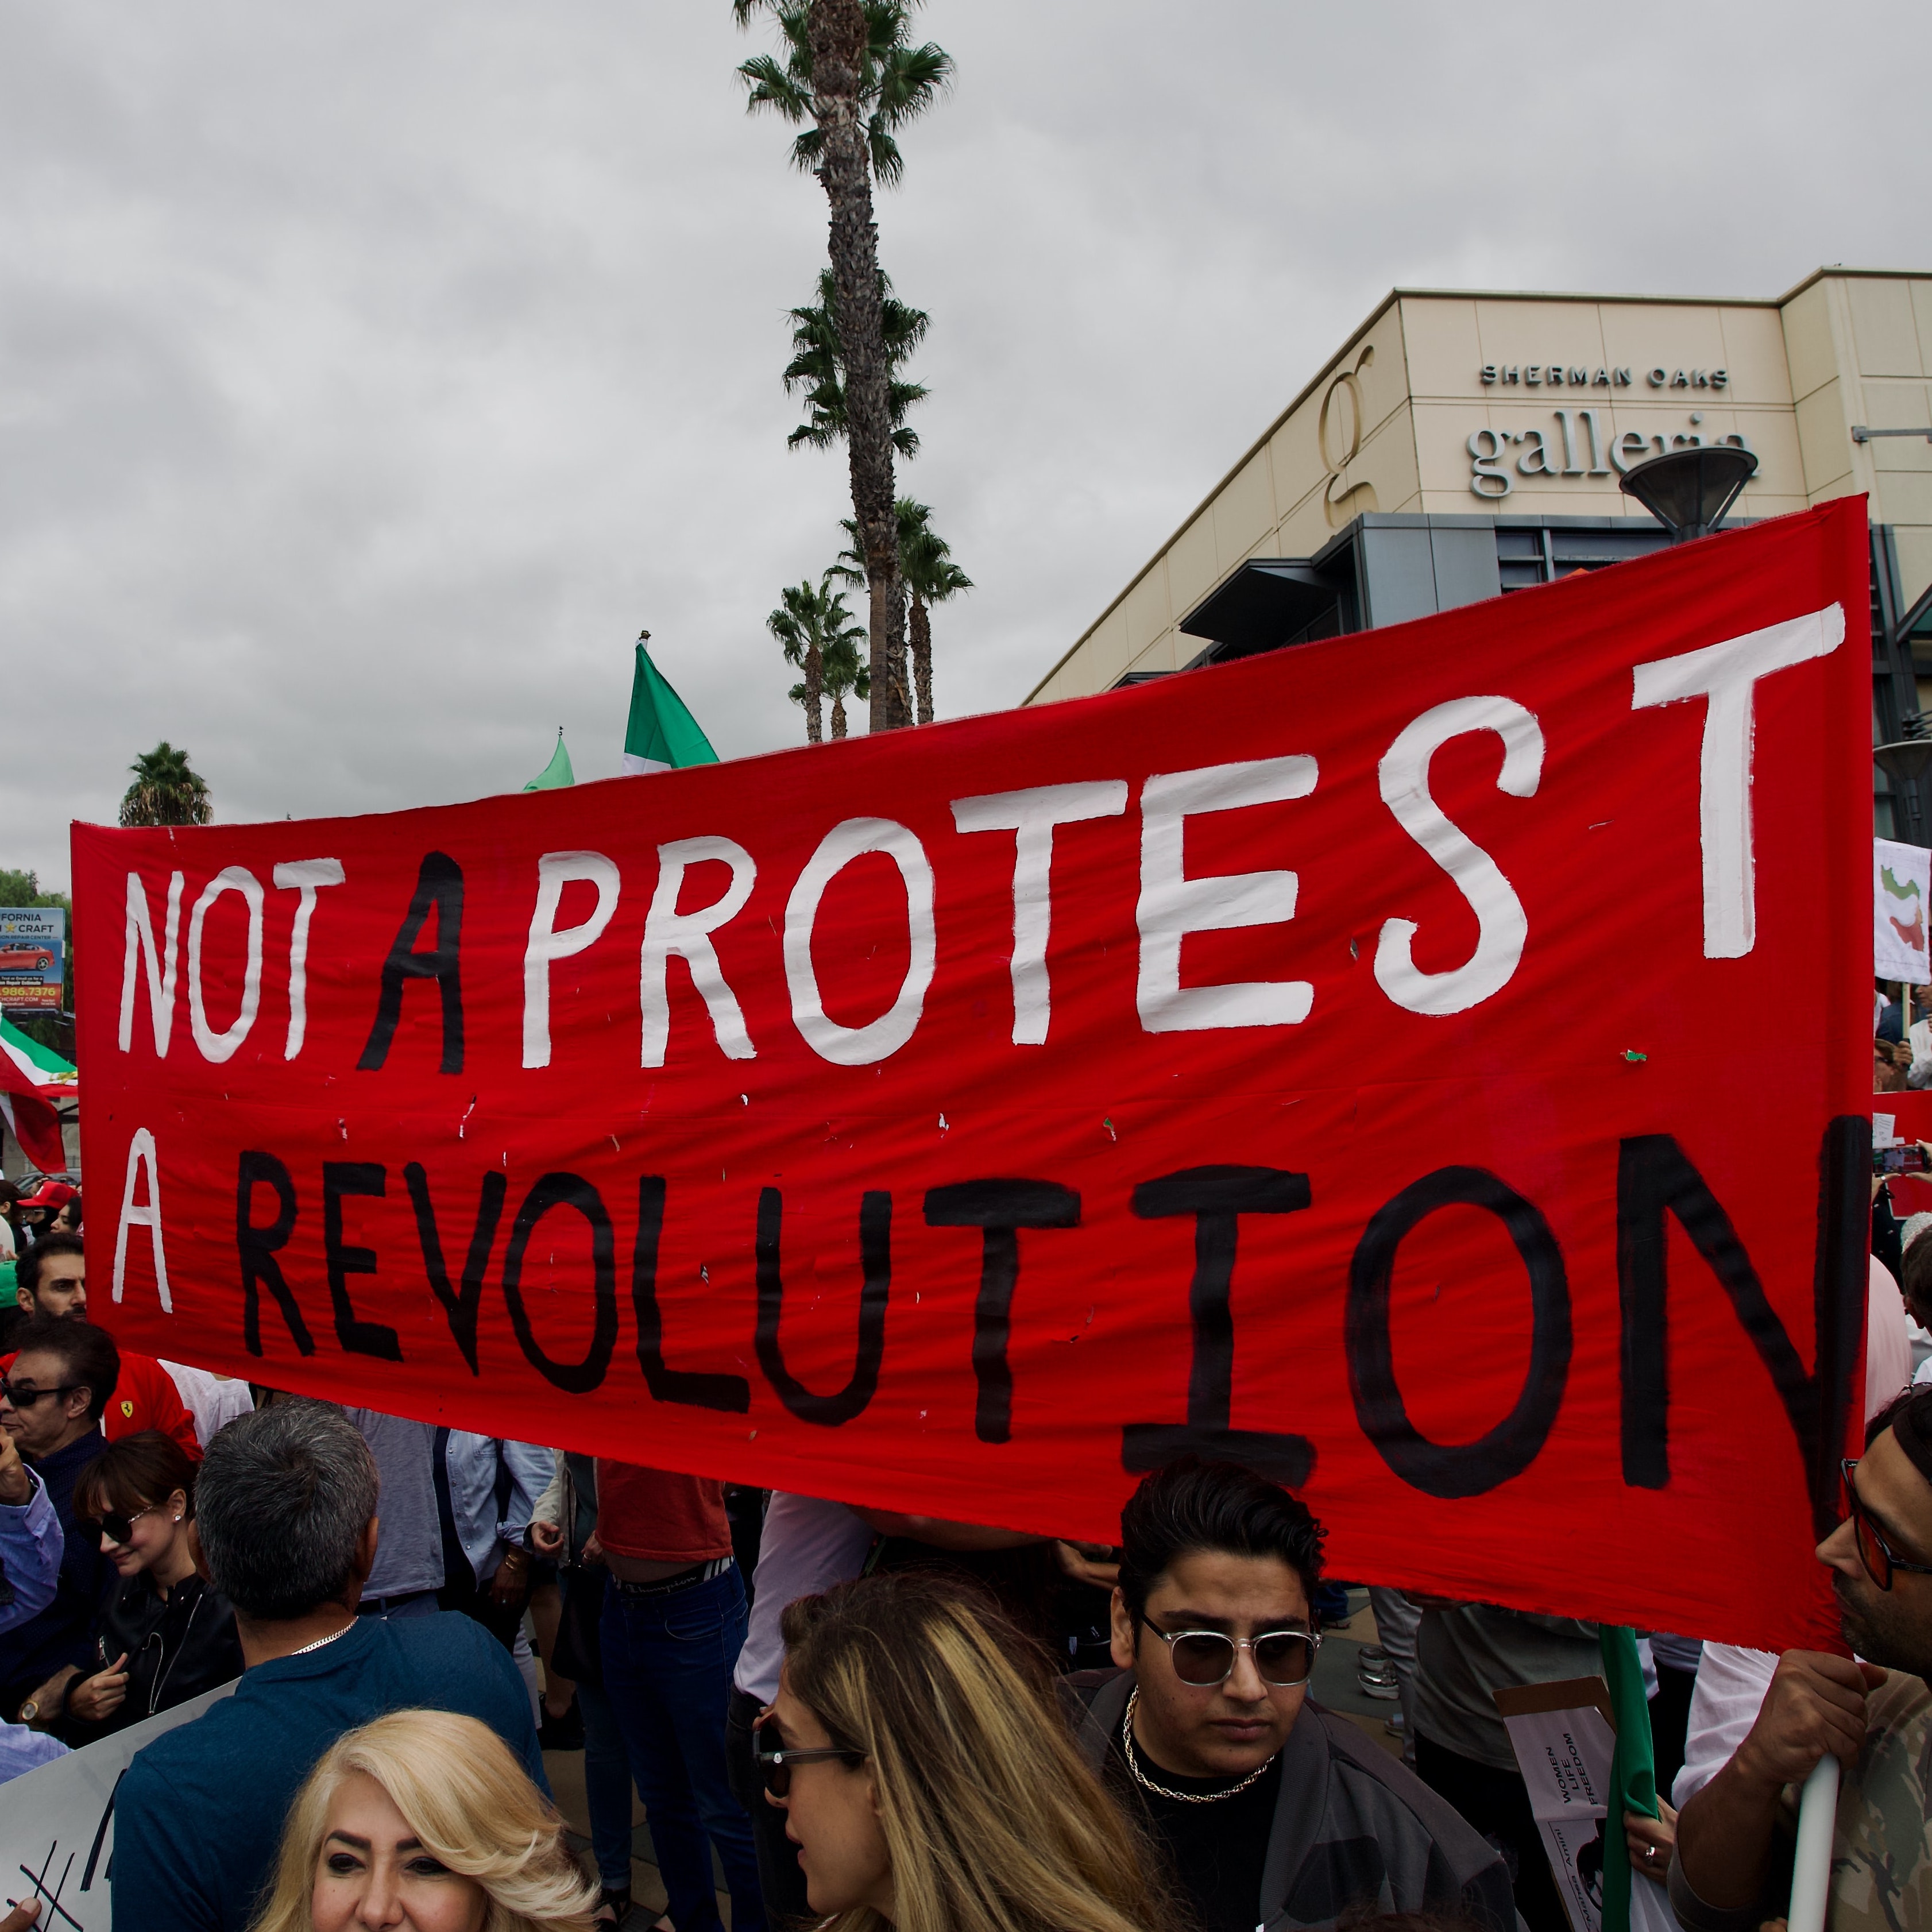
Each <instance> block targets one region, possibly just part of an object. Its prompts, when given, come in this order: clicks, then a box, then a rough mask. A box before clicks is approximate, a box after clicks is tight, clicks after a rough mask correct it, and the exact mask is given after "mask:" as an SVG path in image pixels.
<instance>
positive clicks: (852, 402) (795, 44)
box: [732, 0, 953, 731]
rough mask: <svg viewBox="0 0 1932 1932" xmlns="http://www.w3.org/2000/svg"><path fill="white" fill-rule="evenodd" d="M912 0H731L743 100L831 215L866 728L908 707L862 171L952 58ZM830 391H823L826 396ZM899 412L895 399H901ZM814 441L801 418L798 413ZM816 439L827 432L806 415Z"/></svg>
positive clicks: (885, 378)
mask: <svg viewBox="0 0 1932 1932" xmlns="http://www.w3.org/2000/svg"><path fill="white" fill-rule="evenodd" d="M917 4H918V0H732V10H733V13H735V14H736V17H737V20H738V23H739V26H748V24H749V23H750V22H751V17H752V16H753V15H754V14H755V13H765V14H768V15H769V16H770V17H771V18H772V20H774V21H775V23H776V24H777V26H778V52H776V53H773V54H766V55H757V56H754V58H751V59H750V60H748V61H746V62H744V63H743V64H742V65H741V67H740V68H739V75H740V77H741V79H742V80H743V83H744V85H745V95H746V100H745V106H746V108H747V110H748V111H749V112H751V113H759V112H761V111H765V110H769V112H771V113H775V114H777V115H778V116H779V117H780V118H781V119H783V120H785V121H789V122H790V124H792V125H793V127H797V128H798V129H799V130H800V131H799V133H798V135H797V136H796V138H795V139H793V142H792V155H791V157H792V162H793V166H796V167H798V168H799V169H803V170H805V171H806V172H810V173H811V174H813V175H816V176H817V180H818V184H819V185H820V187H821V188H823V190H824V192H825V199H826V208H827V209H828V211H829V215H830V226H829V233H828V236H827V243H826V252H827V254H828V256H829V259H830V261H831V264H832V290H833V293H834V296H835V300H834V301H833V302H832V304H831V305H829V313H830V314H832V316H834V317H835V318H836V320H837V324H838V328H837V350H838V369H837V371H836V373H837V374H838V377H839V381H840V395H839V401H840V402H841V405H842V415H843V418H844V440H845V452H846V459H847V463H848V465H849V466H850V472H851V478H852V508H853V515H854V517H855V519H856V522H857V524H858V526H859V547H860V548H861V549H862V550H863V552H864V553H865V587H866V592H867V598H868V616H869V619H870V623H869V628H868V637H869V642H870V648H871V682H870V688H871V727H872V729H873V730H875V731H877V730H889V729H891V728H892V727H895V726H897V725H900V724H909V723H910V722H911V720H912V704H911V700H910V697H909V695H908V694H907V689H906V680H905V607H904V590H903V589H902V588H901V585H900V583H899V577H898V552H897V548H896V546H895V544H894V542H893V540H892V499H893V496H894V493H895V490H894V484H893V480H892V462H893V458H894V456H895V454H896V453H897V452H896V449H895V432H897V431H899V430H901V429H902V428H903V427H904V425H903V424H902V422H900V421H899V419H898V416H897V415H895V412H894V409H893V406H892V382H893V372H892V364H891V361H890V359H889V355H888V352H887V347H886V339H885V321H884V317H883V300H884V296H883V288H882V284H883V277H882V275H880V269H879V255H878V230H877V226H876V224H875V223H874V218H873V203H872V184H873V182H874V181H880V182H883V183H884V184H887V185H889V184H892V183H893V182H895V181H898V179H899V178H900V176H901V175H902V174H903V172H904V158H903V157H902V156H901V154H900V152H899V148H898V140H897V139H896V136H897V132H898V130H899V129H900V128H901V127H903V126H904V124H906V123H907V122H908V121H910V120H912V119H913V118H914V117H915V116H916V115H919V114H921V113H923V112H924V111H925V110H926V108H927V107H930V106H931V105H932V103H933V102H934V101H935V100H936V99H937V98H938V96H939V95H940V94H941V92H943V91H944V89H945V88H946V86H947V84H948V83H949V82H950V80H951V78H952V74H953V61H952V57H951V56H950V55H949V54H947V52H946V51H945V50H944V48H941V47H939V46H935V44H934V43H932V42H930V41H927V42H926V43H922V44H920V45H914V44H913V40H912V35H911V27H912V17H913V10H914V8H915V7H916V5H917ZM827 400H829V398H827ZM902 413H903V412H902V411H901V412H900V414H902ZM805 428H806V431H807V436H806V439H805V440H808V441H810V440H813V431H814V424H813V423H812V422H808V423H807V424H806V425H805ZM817 428H818V429H819V431H820V432H821V433H823V434H826V436H827V440H829V439H830V437H832V436H835V435H836V434H837V433H838V432H837V431H835V430H832V429H831V428H829V425H828V424H820V425H817Z"/></svg>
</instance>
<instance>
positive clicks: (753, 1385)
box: [74, 498, 1870, 1649]
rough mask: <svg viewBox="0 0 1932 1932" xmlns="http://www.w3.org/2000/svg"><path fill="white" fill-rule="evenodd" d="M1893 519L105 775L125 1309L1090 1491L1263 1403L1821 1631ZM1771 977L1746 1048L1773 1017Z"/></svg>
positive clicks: (191, 1326)
mask: <svg viewBox="0 0 1932 1932" xmlns="http://www.w3.org/2000/svg"><path fill="white" fill-rule="evenodd" d="M1864 573H1865V561H1864V505H1863V503H1862V501H1861V499H1855V498H1854V499H1846V500H1845V501H1843V502H1836V503H1833V504H1832V505H1829V506H1827V507H1826V508H1823V509H1821V510H1820V511H1815V512H1813V513H1811V514H1806V515H1804V516H1799V517H1790V518H1787V519H1784V520H1781V521H1778V522H1775V523H1767V524H1765V525H1763V526H1758V527H1756V528H1754V529H1748V530H1744V531H1741V532H1736V533H1734V534H1732V535H1725V536H1721V537H1718V538H1713V539H1711V540H1710V541H1706V542H1703V543H1700V544H1691V545H1686V546H1684V547H1679V548H1678V549H1676V550H1672V551H1670V552H1668V553H1665V554H1663V555H1661V556H1657V557H1655V558H1652V559H1645V560H1643V561H1642V562H1637V563H1634V564H1630V565H1624V566H1622V567H1620V568H1616V569H1611V570H1607V571H1600V572H1598V573H1595V574H1592V575H1590V576H1589V577H1577V578H1573V579H1571V580H1568V581H1565V582H1563V583H1556V584H1553V585H1550V586H1547V587H1546V588H1543V589H1534V590H1529V591H1526V592H1522V593H1521V594H1520V595H1515V596H1512V597H1511V598H1507V599H1502V600H1497V601H1491V602H1489V603H1486V604H1479V605H1476V606H1473V607H1469V608H1467V609H1463V610H1454V611H1451V612H1448V613H1445V614H1444V615H1442V616H1436V617H1432V618H1430V619H1427V620H1425V622H1423V623H1422V624H1419V625H1415V626H1413V627H1410V628H1409V631H1407V632H1406V633H1405V634H1403V635H1401V636H1400V637H1395V636H1391V634H1371V635H1369V636H1365V637H1347V638H1340V639H1334V640H1329V641H1327V642H1325V643H1315V644H1310V645H1307V646H1301V647H1298V648H1297V649H1294V650H1292V651H1286V652H1280V653H1278V654H1276V655H1269V656H1265V657H1261V658H1254V659H1252V660H1250V661H1245V662H1243V663H1240V664H1233V665H1230V666H1226V667H1220V668H1217V669H1214V670H1205V671H1201V672H1197V673H1190V675H1188V676H1184V677H1179V678H1175V679H1172V680H1169V681H1167V682H1163V683H1162V684H1160V685H1150V686H1147V687H1144V688H1140V689H1137V690H1129V691H1121V692H1118V693H1113V694H1109V695H1106V696H1104V697H1094V698H1089V699H1084V700H1079V701H1076V702H1073V703H1064V704H1058V705H1052V706H1044V707H1041V708H1039V709H1029V710H1024V711H1019V712H1006V713H1002V714H1000V715H994V716H990V717H985V718H974V719H969V720H967V721H962V722H960V723H957V724H944V725H938V726H933V727H926V728H923V729H921V730H917V731H904V732H898V733H891V734H889V735H881V736H877V737H868V738H860V739H850V740H847V742H844V743H843V744H840V745H827V746H823V747H812V748H801V749H799V750H795V751H785V752H781V753H778V754H773V755H772V756H769V757H761V758H754V759H746V760H738V761H736V762H733V763H725V764H721V765H714V766H702V767H700V768H698V769H695V770H691V771H686V772H676V773H673V774H670V775H664V776H655V777H649V778H626V779H619V780H615V781H610V782H608V783H605V784H592V785H581V786H578V787H575V788H574V789H573V790H565V791H552V792H540V793H529V794H525V795H520V796H510V797H505V798H493V799H483V800H480V801H478V802H475V803H473V804H469V805H455V806H449V807H446V808H436V809H433V810H425V811H408V812H400V813H395V814H387V815H384V816H380V817H362V818H344V819H326V820H314V821H311V822H305V823H290V822H276V823H266V824H262V825H254V826H208V827H205V828H195V829H160V830H139V831H121V830H110V829H103V828H99V827H94V826H77V827H76V828H75V831H74V878H75V882H76V892H77V908H78V910H77V916H78V919H79V921H80V926H81V927H82V929H83V930H84V931H85V932H86V933H87V934H88V935H89V940H88V943H87V944H86V947H84V948H83V950H82V951H81V953H80V995H79V998H80V1032H81V1040H80V1058H81V1061H82V1064H83V1065H84V1066H85V1067H86V1070H87V1081H88V1106H87V1108H86V1112H85V1114H84V1117H83V1118H84V1127H83V1132H84V1134H85V1136H86V1160H87V1165H88V1168H89V1173H90V1174H91V1175H92V1176H93V1177H94V1180H93V1191H94V1193H95V1195H96V1196H97V1197H98V1196H109V1197H110V1199H109V1200H108V1201H107V1202H105V1203H100V1204H98V1205H97V1208H96V1211H95V1216H94V1217H93V1218H94V1220H95V1226H97V1228H98V1229H101V1231H102V1232H101V1234H99V1235H97V1237H96V1238H97V1239H98V1240H100V1241H102V1242H103V1243H104V1245H105V1244H106V1242H107V1241H108V1240H110V1239H111V1241H112V1244H113V1245H112V1250H111V1253H112V1262H111V1268H110V1263H109V1259H108V1256H107V1253H104V1254H103V1255H102V1256H101V1275H102V1278H101V1281H100V1282H99V1283H98V1286H96V1288H95V1297H94V1304H93V1305H94V1307H95V1310H97V1311H98V1313H99V1315H100V1316H101V1319H103V1320H104V1321H105V1322H108V1323H109V1324H110V1325H112V1327H113V1329H114V1330H115V1332H116V1334H118V1335H119V1336H120V1337H121V1338H122V1339H123V1340H125V1341H126V1342H127V1343H129V1344H130V1346H134V1347H137V1348H139V1349H145V1350H148V1351H151V1352H154V1353H156V1354H158V1355H164V1356H166V1357H167V1358H170V1359H172V1360H175V1361H187V1362H191V1363H197V1364H203V1365H205V1366H206V1367H210V1368H213V1369H217V1370H223V1371H224V1372H226V1373H229V1374H233V1375H238V1376H247V1377H248V1378H249V1379H251V1381H254V1382H264V1383H268V1384H269V1385H273V1386H275V1387H277V1388H284V1389H289V1390H294V1391H302V1392H305V1393H308V1394H314V1395H318V1396H323V1397H333V1398H337V1399H340V1400H347V1401H353V1402H356V1403H367V1404H370V1405H372V1406H375V1407H377V1408H380V1409H385V1410H388V1411H389V1412H393V1413H396V1414H399V1415H410V1416H416V1417H419V1418H424V1419H425V1420H431V1421H443V1422H448V1423H450V1424H455V1425H457V1426H459V1427H466V1428H474V1429H478V1430H487V1431H488V1432H490V1433H493V1434H499V1435H508V1436H514V1437H518V1438H521V1439H526V1440H535V1441H537V1442H545V1443H555V1444H561V1445H567V1446H574V1447H576V1448H582V1449H586V1450H589V1451H598V1452H600V1453H603V1454H610V1455H613V1456H617V1457H623V1458H625V1459H627V1460H631V1461H634V1462H640V1463H649V1464H654V1465H658V1466H663V1467H666V1468H670V1469H681V1470H688V1471H692V1472H698V1473H701V1474H705V1475H713V1476H718V1477H724V1478H733V1479H736V1480H738V1481H744V1482H748V1483H755V1484H768V1485H773V1486H777V1487H784V1488H787V1489H790V1490H799V1491H802V1492H804V1493H808V1494H812V1495H817V1496H829V1497H834V1498H838V1499H845V1500H849V1501H852V1502H861V1503H868V1504H874V1505H880V1506H883V1507H886V1508H893V1509H899V1510H907V1511H917V1512H919V1513H922V1514H935V1515H939V1516H942V1517H951V1518H955V1519H958V1520H965V1521H968V1522H974V1523H993V1524H999V1525H1003V1526H1012V1527H1015V1528H1018V1529H1028V1530H1035V1531H1039V1532H1049V1533H1057V1534H1061V1535H1075V1536H1080V1537H1093V1538H1109V1539H1110V1538H1112V1536H1113V1535H1114V1534H1115V1524H1116V1522H1117V1520H1118V1510H1119V1508H1120V1505H1121V1501H1122V1499H1124V1496H1126V1495H1127V1493H1128V1491H1129V1490H1130V1489H1131V1488H1132V1487H1133V1484H1134V1483H1135V1481H1136V1479H1137V1478H1138V1475H1139V1472H1142V1471H1143V1470H1145V1469H1149V1468H1151V1467H1153V1466H1156V1465H1157V1464H1158V1463H1161V1462H1163V1461H1164V1460H1166V1459H1168V1458H1169V1457H1172V1456H1175V1455H1176V1454H1181V1453H1182V1452H1184V1451H1199V1452H1201V1453H1204V1454H1209V1455H1217V1456H1226V1457H1234V1458H1235V1459H1238V1460H1241V1461H1242V1462H1244V1463H1248V1464H1250V1466H1253V1467H1255V1468H1256V1469H1261V1470H1263V1471H1265V1472H1267V1473H1268V1475H1271V1476H1272V1477H1274V1478H1276V1479H1277V1480H1278V1481H1283V1482H1285V1483H1288V1484H1292V1485H1293V1486H1294V1487H1295V1488H1296V1489H1297V1490H1299V1491H1300V1492H1301V1493H1303V1494H1304V1496H1306V1497H1307V1500H1308V1501H1309V1502H1310V1505H1312V1507H1313V1508H1314V1509H1315V1511H1316V1512H1317V1514H1319V1516H1320V1517H1322V1520H1324V1522H1325V1523H1327V1524H1328V1526H1329V1529H1330V1532H1331V1535H1330V1543H1329V1560H1330V1562H1331V1566H1332V1567H1333V1568H1334V1570H1335V1571H1337V1573H1339V1574H1346V1575H1348V1576H1350V1577H1360V1578H1364V1579H1367V1580H1376V1581H1387V1582H1391V1583H1405V1584H1407V1585H1409V1586H1412V1587H1415V1588H1418V1589H1430V1590H1439V1591H1442V1592H1445V1593H1446V1594H1448V1595H1454V1596H1463V1597H1468V1596H1472V1595H1480V1596H1482V1597H1484V1598H1490V1599H1493V1600H1499V1601H1505V1602H1508V1603H1511V1604H1518V1605H1521V1606H1523V1607H1529V1608H1532V1609H1537V1610H1549V1611H1553V1612H1557V1613H1565V1614H1574V1615H1576V1616H1602V1617H1606V1618H1613V1619H1618V1620H1620V1621H1624V1622H1636V1623H1637V1624H1640V1625H1648V1626H1655V1627H1657V1628H1669V1629H1673V1630H1679V1631H1689V1632H1692V1633H1695V1634H1703V1635H1709V1636H1712V1637H1725V1638H1730V1639H1733V1640H1737V1641H1740V1642H1744V1643H1751V1644H1755V1645H1759V1646H1765V1647H1768V1648H1773V1649H1776V1648H1780V1647H1783V1646H1788V1645H1791V1644H1794V1643H1802V1642H1808V1641H1809V1642H1819V1641H1823V1640H1825V1639H1826V1637H1827V1635H1828V1633H1829V1631H1831V1630H1832V1629H1833V1628H1835V1624H1834V1622H1833V1619H1832V1607H1831V1598H1830V1593H1829V1590H1827V1589H1826V1587H1825V1585H1824V1582H1823V1572H1822V1571H1820V1569H1819V1568H1818V1566H1817V1565H1816V1564H1815V1563H1814V1562H1813V1561H1812V1559H1811V1544H1812V1541H1813V1538H1814V1535H1815V1534H1816V1533H1817V1529H1819V1527H1820V1526H1821V1525H1822V1524H1823V1523H1826V1522H1827V1521H1828V1520H1829V1517H1830V1513H1831V1511H1832V1508H1833V1506H1834V1503H1835V1496H1836V1493H1837V1472H1838V1457H1839V1456H1840V1455H1841V1454H1843V1448H1844V1445H1845V1444H1846V1441H1847V1439H1848V1437H1847V1430H1848V1428H1849V1426H1850V1425H1851V1424H1852V1421H1853V1420H1854V1419H1855V1418H1856V1416H1857V1415H1858V1413H1859V1406H1858V1367H1859V1348H1860V1341H1861V1336H1862V1333H1863V1322H1864V1318H1863V1306H1864V1280H1865V1268H1866V1261H1865V1256H1866V1248H1867V1231H1866V1214H1867V1167H1868V1165H1869V1163H1868V1154H1867V1150H1868V1146H1869V1141H1870V1121H1869V1115H1868V1109H1869V1106H1870V1094H1869V1093H1868V1092H1867V1091H1866V1090H1867V1088H1868V1086H1869V1082H1868V1081H1867V1079H1866V1078H1865V1071H1864V1070H1865V1058H1864V1040H1863V1028H1864V1022H1865V1021H1866V1019H1867V1010H1866V1002H1867V1000H1868V998H1869V977H1868V975H1869V970H1870V956H1869V953H1868V952H1867V951H1866V950H1864V947H1865V944H1866V935H1867V934H1868V933H1869V932H1870V907H1869V873H1868V866H1867V855H1868V852H1869V836H1870V826H1869V768H1868V763H1867V760H1868V739H1869V730H1870V718H1869V706H1870V695H1869V691H1868V672H1867V664H1866V654H1865V650H1864V642H1863V625H1864V613H1865V608H1866V596H1867V593H1866V587H1865V574H1864ZM1848 625H1849V628H1848ZM1391 650H1394V651H1397V652H1400V661H1401V662H1402V663H1403V666H1404V670H1403V676H1401V677H1400V678H1399V679H1391V678H1389V677H1388V676H1385V675H1383V674H1382V667H1385V666H1386V664H1387V663H1388V654H1389V652H1391ZM1766 1012H1776V1013H1778V1015H1779V1016H1780V1018H1781V1029H1780V1039H1779V1043H1778V1051H1777V1052H1775V1053H1772V1054H1769V1055H1760V1056H1757V1057H1754V1058H1753V1059H1752V1060H1751V1064H1750V1067H1749V1070H1748V1076H1745V1075H1743V1074H1741V1073H1736V1072H1735V1071H1734V1064H1735V1058H1736V1057H1735V1056H1727V1055H1725V1054H1724V1053H1722V1052H1717V1051H1715V1050H1714V1047H1713V1041H1714V1038H1715V1037H1717V1036H1716V1034H1714V1031H1713V1029H1714V1027H1717V1026H1719V1025H1720V1022H1719V1019H1718V1016H1724V1015H1728V1014H1736V1013H1766ZM1747 1077H1748V1085H1747V1084H1746V1079H1747ZM110 1227H111V1228H112V1231H113V1232H112V1235H111V1236H110V1235H108V1233H107V1230H108V1229H110ZM1632 1551H1638V1552H1641V1553H1642V1558H1643V1560H1642V1561H1640V1562H1632V1561H1631V1552H1632Z"/></svg>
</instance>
